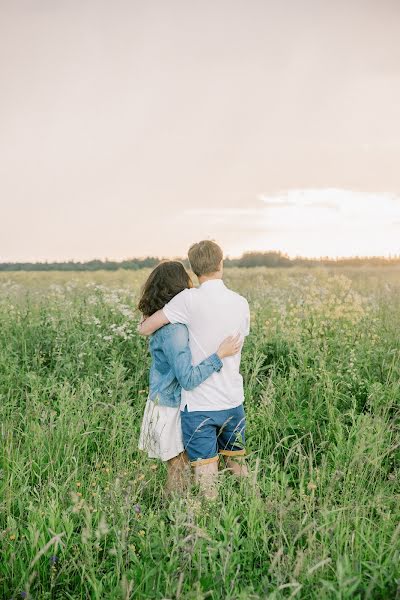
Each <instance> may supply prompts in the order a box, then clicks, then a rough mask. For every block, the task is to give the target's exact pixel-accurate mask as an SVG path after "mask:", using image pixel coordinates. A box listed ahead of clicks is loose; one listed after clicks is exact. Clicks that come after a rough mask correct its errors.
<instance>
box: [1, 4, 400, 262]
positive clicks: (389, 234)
mask: <svg viewBox="0 0 400 600" xmlns="http://www.w3.org/2000/svg"><path fill="white" fill-rule="evenodd" d="M399 31H400V1H399V0H335V1H332V0H274V1H272V0H240V1H239V0H201V1H197V0H141V1H138V0H126V1H123V0H113V2H105V1H103V0H79V1H78V0H51V1H50V0H18V1H15V0H0V73H1V79H0V86H1V89H0V209H1V210H0V261H6V260H17V261H24V260H45V259H47V260H63V259H69V258H75V259H90V258H94V257H98V258H105V257H109V258H116V259H121V258H126V257H131V256H145V255H148V254H151V255H159V256H172V255H179V256H183V255H185V253H186V251H187V248H188V246H189V245H190V243H192V242H193V241H198V240H200V239H203V238H213V239H216V240H217V241H219V242H220V243H221V245H222V246H223V247H224V249H225V251H226V253H227V254H230V255H238V254H240V253H241V252H242V251H243V250H246V249H249V250H251V249H256V250H270V249H279V250H282V251H284V252H288V253H289V254H290V255H296V254H300V255H306V256H321V255H331V256H339V255H341V256H345V255H353V254H364V255H365V254H368V255H372V254H400V242H399V240H400V108H399V107H400V35H399Z"/></svg>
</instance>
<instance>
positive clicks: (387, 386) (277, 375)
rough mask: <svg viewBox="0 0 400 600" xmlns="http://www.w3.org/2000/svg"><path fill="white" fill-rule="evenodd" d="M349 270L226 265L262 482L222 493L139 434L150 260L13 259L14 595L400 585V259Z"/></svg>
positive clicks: (4, 401) (1, 387)
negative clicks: (141, 318)
mask: <svg viewBox="0 0 400 600" xmlns="http://www.w3.org/2000/svg"><path fill="white" fill-rule="evenodd" d="M337 273H338V272H337V271H335V272H329V271H325V270H316V271H306V270H286V271H281V270H273V271H268V270H265V269H253V270H247V271H245V270H239V269H232V270H230V271H229V272H227V277H226V279H227V283H228V284H230V285H231V287H233V288H234V289H236V290H237V291H239V292H242V293H244V294H246V295H247V296H248V297H249V299H250V303H251V309H252V331H251V335H250V336H249V338H248V339H247V341H246V345H245V348H244V352H243V362H242V373H243V376H244V380H245V394H246V403H245V407H246V413H247V421H248V427H247V438H248V451H249V457H248V462H249V465H250V468H251V471H252V475H251V477H252V479H253V480H254V481H255V482H256V484H257V486H258V488H259V490H260V494H255V493H254V491H253V487H252V486H251V485H248V484H246V483H243V482H238V481H235V480H234V479H233V478H232V477H230V476H229V474H227V473H226V472H225V471H222V472H221V476H220V495H219V499H218V501H216V502H212V503H210V502H205V501H203V500H202V499H201V497H200V496H199V495H198V494H197V493H196V490H193V491H192V493H191V494H190V495H188V496H186V497H183V498H181V499H179V498H177V499H175V500H172V501H170V502H167V501H166V500H164V499H163V496H162V493H161V491H162V487H163V484H164V481H165V475H166V473H165V469H164V467H163V466H162V465H161V464H159V463H157V462H154V461H149V460H148V459H147V458H146V457H145V456H144V455H143V454H142V453H140V452H139V451H138V450H137V439H138V432H139V427H140V422H141V416H142V412H143V407H144V404H145V400H146V395H147V389H148V367H149V357H148V353H147V342H146V340H144V339H141V338H139V336H138V335H137V334H136V331H135V319H136V315H135V313H134V311H133V307H134V304H135V296H136V293H137V290H138V288H139V286H140V283H141V281H143V278H144V277H145V275H146V273H145V272H143V273H139V274H138V273H134V274H131V273H111V274H107V273H103V274H101V273H100V274H94V273H91V274H86V273H83V274H79V275H76V276H73V277H71V274H58V273H54V274H50V275H49V274H39V275H37V274H29V275H28V274H23V273H18V274H12V275H10V274H6V275H2V277H1V278H0V323H1V328H0V419H1V450H2V456H1V462H2V465H1V479H0V485H1V499H0V502H1V504H0V511H1V514H0V540H1V541H0V544H1V564H0V597H4V598H15V599H16V598H21V597H27V598H35V599H36V598H38V599H40V600H42V599H59V598H65V599H70V600H72V599H73V600H76V599H80V598H82V599H83V598H95V599H100V598H102V599H103V598H104V599H114V598H115V599H120V598H122V599H128V598H154V599H160V600H161V599H174V598H180V599H188V600H189V599H193V600H202V599H205V598H210V599H212V600H217V599H220V598H224V599H225V598H226V599H230V600H247V599H261V598H262V599H264V598H268V599H273V600H278V599H283V598H294V597H296V598H305V599H306V598H310V599H311V598H313V599H320V598H322V599H323V598H332V599H347V598H355V599H364V598H365V599H366V598H371V599H373V600H376V599H393V598H396V597H399V594H400V592H399V589H400V587H399V586H400V570H399V558H400V526H399V516H400V508H399V507H400V502H399V500H400V493H399V475H400V468H399V464H400V460H399V459H400V454H399V431H398V415H399V399H400V337H399V335H400V334H399V332H400V311H399V309H400V301H399V298H400V296H399V291H400V273H399V271H396V270H384V269H382V270H378V269H375V270H373V269H371V270H369V271H367V272H361V271H354V272H353V271H342V272H341V273H340V274H339V275H338V274H337ZM91 282H95V283H91Z"/></svg>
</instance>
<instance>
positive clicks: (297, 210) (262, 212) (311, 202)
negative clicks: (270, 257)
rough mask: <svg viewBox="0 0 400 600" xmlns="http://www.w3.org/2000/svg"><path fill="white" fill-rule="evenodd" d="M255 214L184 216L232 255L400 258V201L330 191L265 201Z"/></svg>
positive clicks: (231, 211) (211, 211)
mask: <svg viewBox="0 0 400 600" xmlns="http://www.w3.org/2000/svg"><path fill="white" fill-rule="evenodd" d="M258 201H259V203H258V206H257V205H256V206H254V207H249V208H233V207H232V208H201V209H190V210H186V211H184V213H181V215H179V217H177V218H178V219H179V222H180V224H189V222H191V224H192V227H193V221H194V222H195V226H196V230H197V231H198V232H199V233H200V235H203V236H204V237H213V238H215V239H218V240H220V241H221V242H224V243H225V244H226V247H227V251H228V252H229V253H231V254H240V253H241V252H243V251H244V250H247V249H253V250H271V249H274V250H283V251H285V252H288V254H290V255H292V256H293V255H303V256H322V255H329V256H353V255H377V254H379V255H388V254H400V243H399V241H398V240H399V239H400V197H399V196H396V195H395V194H389V193H373V192H359V191H353V190H345V189H337V188H325V189H299V190H288V191H285V192H279V193H278V194H275V195H271V196H269V195H260V196H259V197H258Z"/></svg>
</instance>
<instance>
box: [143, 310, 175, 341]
mask: <svg viewBox="0 0 400 600" xmlns="http://www.w3.org/2000/svg"><path fill="white" fill-rule="evenodd" d="M167 323H169V321H168V319H167V317H166V316H165V314H164V313H163V311H162V310H158V311H157V312H155V313H154V315H151V317H148V318H147V319H145V320H144V321H142V322H141V323H139V325H138V332H139V333H140V335H151V334H152V333H154V332H155V331H157V329H160V327H162V326H163V325H166V324H167Z"/></svg>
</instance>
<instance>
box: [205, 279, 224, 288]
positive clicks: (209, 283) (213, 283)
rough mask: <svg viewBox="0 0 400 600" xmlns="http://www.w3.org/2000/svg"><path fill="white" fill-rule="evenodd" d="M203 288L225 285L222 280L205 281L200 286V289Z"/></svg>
mask: <svg viewBox="0 0 400 600" xmlns="http://www.w3.org/2000/svg"><path fill="white" fill-rule="evenodd" d="M204 286H225V284H224V282H223V280H222V279H207V281H203V283H201V284H200V287H204Z"/></svg>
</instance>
